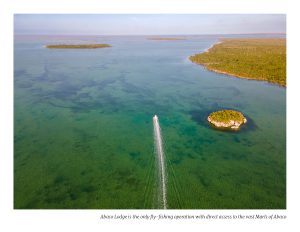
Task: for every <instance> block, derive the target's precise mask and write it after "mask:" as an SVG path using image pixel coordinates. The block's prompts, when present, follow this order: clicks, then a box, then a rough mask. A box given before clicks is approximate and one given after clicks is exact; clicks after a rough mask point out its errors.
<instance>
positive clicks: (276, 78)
mask: <svg viewBox="0 0 300 232" xmlns="http://www.w3.org/2000/svg"><path fill="white" fill-rule="evenodd" d="M190 60H191V61H192V62H194V63H196V64H201V65H204V66H205V67H206V68H207V69H208V70H211V71H215V72H218V73H223V74H228V75H232V76H236V77H239V78H246V79H253V80H262V81H267V82H270V83H274V84H278V85H280V86H286V39H284V38H275V39H269V38H268V39H265V38H263V39H262V38H259V39H252V38H251V39H223V40H221V41H220V43H217V44H215V45H214V46H213V47H212V48H210V49H208V50H207V51H206V52H203V53H200V54H195V55H193V56H190Z"/></svg>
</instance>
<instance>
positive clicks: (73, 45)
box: [46, 44, 111, 49]
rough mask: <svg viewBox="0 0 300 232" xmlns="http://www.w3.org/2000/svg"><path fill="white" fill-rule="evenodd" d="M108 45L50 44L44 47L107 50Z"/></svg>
mask: <svg viewBox="0 0 300 232" xmlns="http://www.w3.org/2000/svg"><path fill="white" fill-rule="evenodd" d="M109 47H111V45H109V44H52V45H46V48H54V49H95V48H109Z"/></svg>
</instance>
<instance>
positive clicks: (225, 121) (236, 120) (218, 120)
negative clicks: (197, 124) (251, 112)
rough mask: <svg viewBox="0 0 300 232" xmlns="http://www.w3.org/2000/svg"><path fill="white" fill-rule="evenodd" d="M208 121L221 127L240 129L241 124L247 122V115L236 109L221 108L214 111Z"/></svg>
mask: <svg viewBox="0 0 300 232" xmlns="http://www.w3.org/2000/svg"><path fill="white" fill-rule="evenodd" d="M207 121H209V122H210V123H211V124H213V125H214V126H215V127H217V128H220V129H231V130H238V129H239V128H240V126H241V125H242V124H244V123H246V122H247V119H246V117H245V116H244V115H243V114H242V113H241V112H238V111H235V110H220V111H216V112H212V113H211V114H210V115H209V116H208V117H207Z"/></svg>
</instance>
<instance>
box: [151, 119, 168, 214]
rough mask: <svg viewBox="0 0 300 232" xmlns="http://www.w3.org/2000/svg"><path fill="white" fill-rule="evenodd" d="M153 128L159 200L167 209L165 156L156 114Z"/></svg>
mask: <svg viewBox="0 0 300 232" xmlns="http://www.w3.org/2000/svg"><path fill="white" fill-rule="evenodd" d="M153 129H154V145H155V153H156V156H157V161H158V172H159V189H160V196H159V198H160V201H161V203H162V207H163V208H164V209H167V188H166V182H167V177H166V172H165V160H164V159H165V157H164V150H163V143H162V135H161V130H160V126H159V121H158V117H157V115H154V117H153Z"/></svg>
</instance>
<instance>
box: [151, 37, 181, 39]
mask: <svg viewBox="0 0 300 232" xmlns="http://www.w3.org/2000/svg"><path fill="white" fill-rule="evenodd" d="M148 40H185V38H179V37H178V38H174V37H173V38H172V37H151V38H148Z"/></svg>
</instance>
